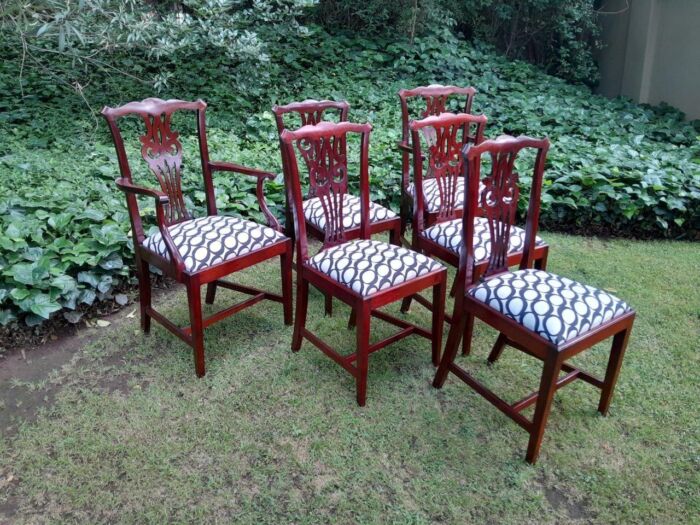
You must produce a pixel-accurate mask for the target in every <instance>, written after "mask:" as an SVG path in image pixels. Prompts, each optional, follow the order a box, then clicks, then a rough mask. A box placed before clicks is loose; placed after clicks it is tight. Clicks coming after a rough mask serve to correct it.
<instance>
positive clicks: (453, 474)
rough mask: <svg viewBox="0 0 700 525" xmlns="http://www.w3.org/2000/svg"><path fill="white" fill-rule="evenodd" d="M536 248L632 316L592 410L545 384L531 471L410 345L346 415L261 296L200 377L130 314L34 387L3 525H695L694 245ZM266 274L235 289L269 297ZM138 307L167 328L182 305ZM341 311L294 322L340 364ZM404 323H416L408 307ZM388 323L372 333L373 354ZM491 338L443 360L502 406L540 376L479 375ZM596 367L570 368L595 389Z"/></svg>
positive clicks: (523, 369)
mask: <svg viewBox="0 0 700 525" xmlns="http://www.w3.org/2000/svg"><path fill="white" fill-rule="evenodd" d="M546 237H547V239H548V240H549V241H550V243H551V245H552V251H551V256H550V265H549V269H550V270H551V271H554V272H557V273H561V274H563V275H566V276H569V277H572V278H575V279H580V280H582V281H584V282H586V283H589V284H592V285H596V286H600V287H604V288H606V289H608V290H610V291H613V292H614V293H616V294H617V295H619V296H620V297H622V298H624V299H625V300H627V301H628V302H629V303H630V304H631V305H633V306H634V307H635V308H636V310H637V321H636V324H635V327H634V330H633V333H632V337H631V340H630V344H629V348H628V351H627V355H626V359H625V362H624V364H623V368H622V373H621V376H620V380H619V383H618V387H617V392H616V395H615V398H614V399H613V403H612V407H611V410H610V415H609V417H607V418H603V417H601V416H600V415H598V414H597V412H596V406H597V400H598V391H597V390H596V389H594V388H592V387H590V386H589V385H586V384H584V383H580V382H575V383H574V384H573V385H571V386H569V387H567V388H565V389H563V390H561V391H560V392H559V393H558V394H557V396H556V398H555V404H554V407H553V410H552V415H551V417H550V420H549V426H548V428H547V432H546V434H545V439H544V443H543V448H542V454H541V456H540V459H539V462H538V463H537V465H536V466H531V465H528V464H527V463H525V461H524V453H525V447H526V444H527V435H526V434H525V432H524V431H522V430H521V429H520V428H519V427H518V426H517V425H516V424H515V423H513V422H512V421H510V420H509V419H507V418H506V417H505V416H503V415H502V414H501V413H500V412H499V411H498V410H496V409H495V408H494V407H492V406H491V405H489V404H488V403H487V402H486V401H484V400H483V399H481V398H480V397H479V396H478V395H476V394H475V393H474V392H472V391H471V390H470V389H469V388H468V387H467V386H466V385H464V384H463V383H461V382H459V381H458V380H456V379H455V378H454V377H452V378H450V379H448V381H447V383H446V385H445V387H444V388H443V389H442V390H441V391H438V390H436V389H434V388H432V387H431V384H430V383H431V380H432V378H433V374H434V369H433V367H432V366H431V364H430V350H429V345H428V344H427V342H426V341H425V340H424V339H422V338H416V337H413V338H408V339H405V340H403V341H401V342H399V343H397V344H394V345H392V346H390V347H387V348H385V349H384V350H382V351H380V352H378V353H376V354H373V355H372V356H371V358H370V375H369V386H368V401H367V406H366V407H365V408H358V407H357V405H356V404H355V395H354V381H353V380H352V378H351V377H350V376H349V375H348V374H347V373H346V372H344V371H343V370H342V369H341V368H340V367H338V366H337V365H336V364H335V363H333V362H332V361H331V360H330V359H328V358H327V357H325V356H324V355H323V354H321V353H320V352H319V351H318V350H316V349H315V348H313V347H312V346H311V345H310V344H309V343H304V345H303V347H302V350H301V351H300V352H299V353H298V354H292V353H291V351H290V349H289V344H290V338H291V328H290V327H285V326H284V325H283V323H282V315H281V308H280V307H279V305H277V304H275V303H262V304H260V305H258V306H255V307H253V308H252V309H249V310H246V311H244V312H243V313H241V314H239V315H237V316H235V317H233V318H229V319H228V320H226V321H224V322H222V323H220V324H218V325H215V326H213V327H212V328H210V329H209V331H208V332H207V335H206V346H207V365H208V373H207V376H206V377H205V378H204V379H201V380H198V379H196V378H195V375H194V369H193V363H192V356H191V352H190V351H189V350H188V349H187V348H186V347H185V345H184V344H182V343H181V342H180V341H179V340H177V339H176V338H175V337H173V336H172V335H170V334H169V333H167V332H166V331H165V330H164V329H162V328H160V327H159V326H157V325H156V326H155V327H154V329H153V333H152V334H151V336H150V337H144V336H142V335H141V334H140V333H139V332H138V321H137V319H135V318H134V319H125V320H124V322H122V323H119V324H118V326H117V327H114V328H113V329H112V328H110V329H107V330H106V331H105V333H106V335H105V336H103V337H102V338H100V339H99V340H97V341H96V342H93V343H91V344H90V345H89V346H87V347H86V348H84V349H82V350H81V351H80V352H79V354H78V355H79V358H78V359H74V360H73V361H72V362H71V363H70V364H69V365H66V366H65V367H64V368H63V369H62V370H61V371H59V372H57V374H55V375H54V376H52V378H51V380H50V382H51V383H53V384H56V383H60V384H61V385H62V388H61V389H60V391H59V392H58V394H57V395H56V400H55V403H53V404H52V406H51V407H49V408H47V409H45V410H43V411H42V412H41V413H40V415H39V417H38V419H37V420H36V421H34V422H32V423H26V424H24V425H22V426H21V428H20V430H19V432H18V433H17V435H14V436H12V437H11V438H10V437H4V438H3V441H2V442H1V443H0V474H4V476H5V479H7V477H8V475H10V474H11V475H12V476H13V477H14V478H15V480H16V481H15V482H12V483H5V485H3V484H2V483H0V507H2V505H3V504H4V505H5V507H6V508H7V507H8V506H9V505H10V503H11V504H12V506H13V507H16V508H17V512H16V514H14V516H13V517H12V520H13V521H15V522H18V523H23V522H27V523H36V522H39V523H42V522H87V523H97V522H130V523H166V522H170V523H175V522H200V523H203V522H222V523H227V522H232V521H237V522H241V523H275V524H277V523H416V524H418V523H469V522H473V523H523V522H536V523H570V522H576V521H580V522H595V523H619V522H640V523H679V522H689V521H694V520H697V519H698V518H697V517H698V516H699V515H700V475H699V472H700V449H699V445H698V440H699V434H700V424H699V423H698V417H697V406H698V385H699V384H700V377H699V375H698V370H700V358H699V355H700V354H699V351H700V348H699V340H700V328H699V327H700V292H699V291H698V290H700V257H699V255H700V249H699V245H698V244H691V243H678V242H675V243H674V242H637V241H628V240H615V241H603V240H598V239H590V238H582V237H570V236H563V235H555V234H547V235H546ZM277 268H278V266H277V264H267V265H263V266H262V267H260V268H259V269H258V270H255V271H252V272H247V273H246V274H244V276H242V277H241V278H242V279H243V280H245V282H247V283H250V284H257V285H263V286H271V287H272V286H275V287H276V286H277V285H278V284H277V283H278V276H277ZM233 295H234V294H229V293H227V292H225V291H223V290H222V292H221V293H220V296H219V297H218V298H217V303H218V304H222V303H223V302H224V301H226V300H230V299H232V298H233ZM160 305H161V306H162V309H163V310H164V311H165V312H166V313H167V314H169V315H171V316H172V317H174V318H175V319H177V320H178V321H180V322H181V323H183V324H184V323H186V322H187V308H186V298H185V295H184V293H182V292H178V293H176V294H171V295H169V296H167V297H166V298H165V299H163V300H161V301H160ZM392 309H393V310H397V308H396V307H393V308H392ZM347 314H348V310H347V308H345V307H343V306H340V303H338V302H336V313H335V315H334V316H333V317H332V318H324V317H323V301H322V297H321V296H320V294H318V293H317V292H312V295H311V304H310V309H309V318H308V326H309V327H310V328H311V329H312V330H314V331H317V332H318V333H319V334H321V335H322V336H323V337H324V338H325V339H327V340H328V341H329V342H331V343H332V344H334V345H337V346H338V347H340V348H345V349H347V350H348V351H350V349H351V348H352V346H353V345H354V337H353V334H352V332H349V331H348V330H347V328H346V320H347ZM409 318H411V319H412V320H415V321H417V322H419V323H422V324H424V325H426V326H427V325H428V324H429V315H428V314H427V312H425V311H424V310H423V309H422V308H421V307H419V306H417V305H414V307H413V309H412V311H411V313H410V314H409ZM394 330H395V328H393V327H389V326H387V325H384V324H382V323H381V322H380V321H375V324H374V325H373V339H374V338H378V337H380V336H385V335H387V334H389V333H391V332H393V331H394ZM494 337H495V336H494V333H493V332H491V331H490V330H487V329H486V328H485V327H484V326H483V325H477V329H476V332H475V338H476V339H475V342H474V345H473V349H474V350H473V352H472V355H471V356H470V357H468V358H459V359H460V360H461V363H462V364H463V365H464V366H466V367H468V368H469V369H470V370H472V371H473V372H474V373H475V374H476V375H477V376H478V377H480V378H481V379H483V380H484V381H485V382H486V383H488V384H489V385H490V386H491V387H493V388H494V389H496V390H497V391H499V392H502V393H504V395H505V396H506V397H507V398H508V399H511V400H515V399H518V398H520V397H521V396H522V395H524V394H526V393H528V392H530V391H531V390H533V389H535V388H536V386H537V383H538V378H539V371H540V366H539V364H538V362H536V361H535V360H533V359H532V358H529V357H527V356H525V355H523V354H521V353H519V352H517V351H515V350H513V349H508V350H506V352H505V354H504V356H503V358H502V359H501V360H500V361H499V362H498V364H497V365H496V366H495V367H492V368H488V367H487V366H486V364H485V361H486V355H487V353H488V350H489V348H490V344H491V343H492V342H493V339H494ZM606 352H607V346H606V347H602V346H601V347H596V349H594V350H593V351H591V352H589V353H588V354H585V355H583V356H580V357H579V359H577V360H576V362H577V363H580V364H582V365H585V366H587V367H588V368H590V369H592V370H593V371H594V372H596V373H598V374H602V372H603V370H604V367H605V363H606V356H607V354H606ZM124 378H127V381H126V384H125V385H121V386H120V387H119V388H115V387H114V386H115V385H120V384H121V383H122V382H124ZM11 386H12V385H3V388H10V387H11ZM36 387H37V388H47V386H46V385H45V384H44V383H42V384H38V385H36ZM530 414H531V411H529V412H528V415H530ZM0 479H2V478H0ZM17 480H18V481H17ZM693 516H695V518H693ZM0 521H2V519H0Z"/></svg>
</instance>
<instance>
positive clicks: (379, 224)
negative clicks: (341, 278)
mask: <svg viewBox="0 0 700 525" xmlns="http://www.w3.org/2000/svg"><path fill="white" fill-rule="evenodd" d="M349 110H350V104H348V103H347V102H346V101H344V100H342V101H337V102H336V101H333V100H304V101H303V102H292V103H290V104H286V105H283V106H278V105H275V106H273V108H272V112H273V113H274V115H275V122H276V124H277V133H278V134H281V133H282V132H283V131H284V130H285V129H289V130H292V131H293V130H294V129H299V128H300V127H302V126H307V125H316V124H318V123H319V122H328V121H331V122H332V121H333V120H330V119H331V118H333V119H334V120H335V121H337V122H346V121H347V120H348V112H349ZM280 148H281V154H282V166H283V170H284V164H285V162H286V161H285V154H284V146H283V145H282V143H280ZM305 182H307V183H308V191H307V193H306V195H305V197H304V202H303V204H302V209H303V211H304V220H305V221H306V227H307V231H308V233H309V234H310V235H311V236H312V237H313V238H315V239H318V240H321V241H322V240H323V239H324V236H325V229H326V216H325V214H324V212H323V204H322V200H321V199H320V198H319V197H318V196H317V195H316V181H315V180H314V179H313V178H309V180H308V181H305ZM305 186H306V184H305ZM343 199H344V203H343V206H344V208H345V211H346V213H345V216H344V218H343V221H344V224H343V226H344V227H345V231H346V235H347V237H348V239H355V238H358V237H360V198H359V197H357V196H355V195H352V194H350V193H345V194H344V196H343ZM290 202H291V201H290V198H289V195H286V206H285V217H286V225H285V228H286V230H285V233H286V234H287V236H288V237H290V238H291V239H292V240H294V221H293V218H292V212H291V207H290ZM369 220H370V233H372V234H375V233H381V232H389V242H390V243H392V244H395V245H397V246H399V245H400V244H401V219H400V218H399V216H398V215H397V214H396V213H395V212H393V211H392V210H390V209H389V208H386V207H384V206H382V205H380V204H377V203H375V202H372V201H370V203H369ZM325 311H326V314H328V315H331V314H332V312H333V301H332V299H331V297H330V296H328V295H327V296H326V303H325Z"/></svg>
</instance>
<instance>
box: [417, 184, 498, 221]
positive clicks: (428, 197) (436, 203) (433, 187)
mask: <svg viewBox="0 0 700 525" xmlns="http://www.w3.org/2000/svg"><path fill="white" fill-rule="evenodd" d="M415 188H416V187H415V183H414V182H412V183H410V184H409V185H408V188H407V190H408V194H409V195H410V196H411V198H412V199H414V200H415V198H416V193H415ZM483 189H484V185H483V183H479V194H481V190H483ZM454 200H455V201H456V202H455V209H457V210H461V209H462V208H464V177H457V189H456V191H455V196H454ZM423 201H424V202H425V211H427V212H428V213H437V212H439V211H440V206H441V205H442V198H441V197H440V188H438V183H437V179H436V178H430V179H423Z"/></svg>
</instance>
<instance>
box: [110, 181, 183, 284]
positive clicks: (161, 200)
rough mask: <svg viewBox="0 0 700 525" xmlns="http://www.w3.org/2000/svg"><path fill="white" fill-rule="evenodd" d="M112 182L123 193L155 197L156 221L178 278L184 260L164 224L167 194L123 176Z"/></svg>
mask: <svg viewBox="0 0 700 525" xmlns="http://www.w3.org/2000/svg"><path fill="white" fill-rule="evenodd" d="M114 182H115V183H116V184H117V187H118V188H119V189H120V190H122V191H123V192H124V193H129V194H132V195H144V196H146V197H153V198H154V199H155V201H156V223H157V225H158V229H159V230H160V234H161V236H162V237H163V242H164V243H165V247H166V249H167V250H168V253H169V254H170V259H171V260H172V261H173V264H174V265H175V271H176V274H177V275H178V278H179V276H180V275H181V274H182V272H183V271H184V270H185V262H184V261H183V260H182V256H181V255H180V252H178V251H177V248H176V247H175V243H174V242H173V238H172V237H171V235H170V232H169V231H168V228H167V227H166V225H165V211H164V210H163V206H164V205H165V204H168V203H169V202H170V199H169V198H168V196H167V195H166V194H165V193H163V192H162V191H159V190H153V189H151V188H144V187H142V186H136V185H135V184H132V183H131V181H130V180H127V179H125V178H119V179H117V180H115V181H114Z"/></svg>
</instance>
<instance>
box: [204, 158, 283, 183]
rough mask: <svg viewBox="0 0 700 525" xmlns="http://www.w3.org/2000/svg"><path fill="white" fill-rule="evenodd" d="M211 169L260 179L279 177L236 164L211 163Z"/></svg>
mask: <svg viewBox="0 0 700 525" xmlns="http://www.w3.org/2000/svg"><path fill="white" fill-rule="evenodd" d="M209 168H210V169H211V170H212V171H233V172H235V173H242V174H244V175H251V176H253V177H258V178H259V179H266V180H273V179H275V177H277V175H275V174H274V173H270V172H268V171H263V170H259V169H255V168H248V167H247V166H242V165H240V164H236V163H234V162H209Z"/></svg>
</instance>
